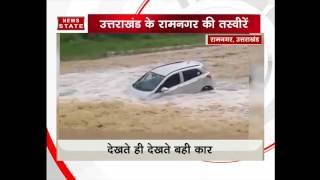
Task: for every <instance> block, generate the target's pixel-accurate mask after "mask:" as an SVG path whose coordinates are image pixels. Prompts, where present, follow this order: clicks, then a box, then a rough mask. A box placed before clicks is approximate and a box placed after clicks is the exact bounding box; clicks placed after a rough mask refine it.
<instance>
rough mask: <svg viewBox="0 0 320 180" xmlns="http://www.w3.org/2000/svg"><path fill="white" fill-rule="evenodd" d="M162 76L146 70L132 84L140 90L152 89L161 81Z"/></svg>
mask: <svg viewBox="0 0 320 180" xmlns="http://www.w3.org/2000/svg"><path fill="white" fill-rule="evenodd" d="M163 78H164V76H161V75H159V74H156V73H153V72H147V73H146V74H145V75H143V76H142V77H141V78H140V79H139V80H138V81H137V82H135V83H134V84H133V87H134V88H136V89H138V90H141V91H152V90H154V89H155V88H156V87H157V86H158V84H159V83H160V82H161V81H162V79H163Z"/></svg>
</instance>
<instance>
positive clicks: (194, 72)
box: [130, 61, 214, 99]
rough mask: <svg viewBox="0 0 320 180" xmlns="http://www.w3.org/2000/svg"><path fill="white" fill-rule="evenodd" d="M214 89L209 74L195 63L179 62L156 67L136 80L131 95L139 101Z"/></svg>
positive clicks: (199, 64)
mask: <svg viewBox="0 0 320 180" xmlns="http://www.w3.org/2000/svg"><path fill="white" fill-rule="evenodd" d="M213 89H214V82H213V81H212V78H211V75H210V73H209V72H208V71H207V70H206V69H205V68H204V66H203V64H202V63H200V62H197V61H180V62H174V63H170V64H165V65H162V66H158V67H156V68H154V69H152V70H150V71H149V72H147V73H146V74H144V75H143V76H142V77H141V78H140V79H138V80H137V81H136V82H135V83H134V84H133V85H132V87H131V89H130V90H131V94H134V95H135V96H137V97H139V98H141V99H154V98H158V97H161V96H164V95H171V94H180V93H197V92H201V91H208V90H213Z"/></svg>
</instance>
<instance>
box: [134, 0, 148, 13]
mask: <svg viewBox="0 0 320 180" xmlns="http://www.w3.org/2000/svg"><path fill="white" fill-rule="evenodd" d="M149 1H150V0H144V1H143V2H142V4H141V5H140V7H139V9H138V10H137V12H136V14H140V13H141V12H142V10H143V9H144V7H145V6H146V5H147V4H148V3H149ZM141 6H142V7H141Z"/></svg>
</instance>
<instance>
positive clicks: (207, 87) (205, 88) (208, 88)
mask: <svg viewBox="0 0 320 180" xmlns="http://www.w3.org/2000/svg"><path fill="white" fill-rule="evenodd" d="M210 90H213V87H212V86H205V87H203V88H202V91H210Z"/></svg>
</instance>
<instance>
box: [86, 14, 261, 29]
mask: <svg viewBox="0 0 320 180" xmlns="http://www.w3.org/2000/svg"><path fill="white" fill-rule="evenodd" d="M88 28H89V29H88V32H89V33H227V34H231V33H237V34H248V33H260V15H257V14H225V15H221V14H219V15H215V14H202V15H162V14H161V15H156V14H143V15H131V14H130V15H129V14H119V15H102V14H89V15H88Z"/></svg>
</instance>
